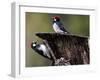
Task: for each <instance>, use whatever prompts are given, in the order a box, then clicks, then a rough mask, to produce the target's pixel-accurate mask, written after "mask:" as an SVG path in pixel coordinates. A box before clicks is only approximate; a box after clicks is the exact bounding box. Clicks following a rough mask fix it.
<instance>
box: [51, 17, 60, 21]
mask: <svg viewBox="0 0 100 80" xmlns="http://www.w3.org/2000/svg"><path fill="white" fill-rule="evenodd" d="M52 19H53V21H54V22H55V21H60V17H59V16H53V17H52Z"/></svg>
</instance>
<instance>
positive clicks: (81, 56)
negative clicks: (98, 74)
mask: <svg viewBox="0 0 100 80" xmlns="http://www.w3.org/2000/svg"><path fill="white" fill-rule="evenodd" d="M36 35H37V36H38V37H40V38H42V39H43V40H46V41H47V42H48V45H49V46H50V48H51V49H52V52H53V54H54V56H55V57H56V59H60V58H61V57H63V58H64V59H65V60H70V61H69V62H70V64H71V65H78V64H89V63H90V55H89V45H88V37H85V36H77V35H72V34H63V33H36Z"/></svg>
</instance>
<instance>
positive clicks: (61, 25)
mask: <svg viewBox="0 0 100 80" xmlns="http://www.w3.org/2000/svg"><path fill="white" fill-rule="evenodd" d="M57 24H58V25H59V27H60V29H61V30H62V31H64V32H67V33H69V32H68V31H67V30H66V29H65V28H64V26H63V24H62V23H61V22H57Z"/></svg>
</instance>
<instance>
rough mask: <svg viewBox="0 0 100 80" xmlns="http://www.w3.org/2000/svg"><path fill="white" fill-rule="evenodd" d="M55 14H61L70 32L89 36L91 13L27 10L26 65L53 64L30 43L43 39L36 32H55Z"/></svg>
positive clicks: (62, 20)
mask: <svg viewBox="0 0 100 80" xmlns="http://www.w3.org/2000/svg"><path fill="white" fill-rule="evenodd" d="M53 16H60V17H61V22H62V23H63V25H64V26H65V28H66V29H68V30H69V32H70V33H72V34H75V35H82V36H89V15H73V14H50V13H33V12H26V14H25V17H26V19H25V20H26V62H25V63H26V67H37V66H49V65H51V61H50V60H48V59H45V58H44V57H42V56H40V55H39V54H38V53H36V52H35V51H34V50H32V49H31V47H30V44H31V42H32V41H38V42H39V43H41V41H42V40H41V39H40V38H38V37H37V36H36V35H35V32H54V30H53V27H52V18H51V17H53Z"/></svg>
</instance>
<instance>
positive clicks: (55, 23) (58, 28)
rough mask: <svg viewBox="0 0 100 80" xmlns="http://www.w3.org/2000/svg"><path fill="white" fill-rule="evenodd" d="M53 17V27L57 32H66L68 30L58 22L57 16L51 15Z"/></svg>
mask: <svg viewBox="0 0 100 80" xmlns="http://www.w3.org/2000/svg"><path fill="white" fill-rule="evenodd" d="M52 19H53V29H54V31H55V32H57V33H68V34H69V32H68V31H67V30H66V29H65V28H64V26H63V24H62V23H61V22H60V17H59V16H54V17H52Z"/></svg>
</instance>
